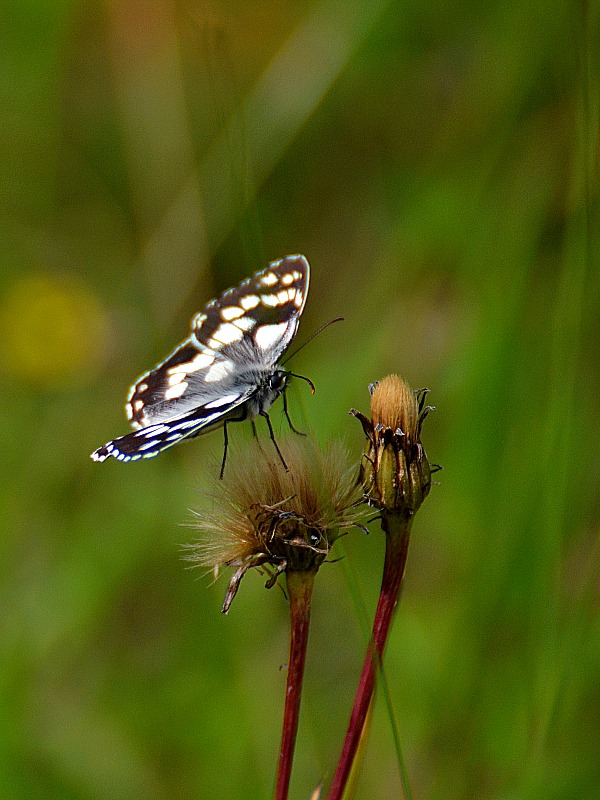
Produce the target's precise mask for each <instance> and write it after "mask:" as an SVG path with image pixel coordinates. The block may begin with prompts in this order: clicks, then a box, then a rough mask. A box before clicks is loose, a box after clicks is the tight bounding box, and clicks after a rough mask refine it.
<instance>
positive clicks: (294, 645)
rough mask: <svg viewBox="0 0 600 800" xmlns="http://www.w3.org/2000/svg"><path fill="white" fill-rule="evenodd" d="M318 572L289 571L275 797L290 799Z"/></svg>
mask: <svg viewBox="0 0 600 800" xmlns="http://www.w3.org/2000/svg"><path fill="white" fill-rule="evenodd" d="M314 578H315V573H314V572H313V571H298V572H288V573H286V580H287V590H288V598H289V602H290V656H289V660H288V670H287V681H286V687H285V708H284V712H283V732H282V735H281V748H280V750H279V764H278V767H277V786H276V789H275V800H287V796H288V790H289V786H290V777H291V774H292V761H293V758H294V747H295V745H296V733H297V731H298V718H299V715H300V698H301V696H302V678H303V676H304V663H305V660H306V646H307V644H308V630H309V627H310V602H311V597H312V589H313V583H314Z"/></svg>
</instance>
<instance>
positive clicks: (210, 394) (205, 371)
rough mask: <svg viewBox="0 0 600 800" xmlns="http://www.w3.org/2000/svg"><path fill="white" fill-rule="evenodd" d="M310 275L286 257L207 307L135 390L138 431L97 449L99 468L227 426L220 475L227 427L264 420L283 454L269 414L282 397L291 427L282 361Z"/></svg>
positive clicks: (133, 415)
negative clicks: (104, 463)
mask: <svg viewBox="0 0 600 800" xmlns="http://www.w3.org/2000/svg"><path fill="white" fill-rule="evenodd" d="M309 274H310V268H309V265H308V261H307V260H306V259H305V258H304V256H300V255H293V256H287V257H286V258H282V259H281V260H280V261H274V262H272V263H271V264H270V265H269V266H268V267H267V268H266V269H264V270H262V271H261V272H257V273H256V274H255V275H253V276H252V277H251V278H248V279H247V280H245V281H243V282H242V283H241V284H240V285H239V286H237V287H235V288H233V289H229V290H228V291H226V292H224V293H223V294H222V295H221V296H220V297H218V298H217V299H215V300H212V301H211V302H210V303H208V305H207V306H205V308H204V309H203V310H202V311H201V312H200V313H198V314H196V316H195V317H194V318H193V319H192V323H191V327H192V330H191V334H190V336H189V337H188V338H187V339H186V340H185V341H184V342H182V343H181V344H180V345H179V346H178V347H177V348H176V349H175V350H174V351H173V352H172V353H171V354H170V355H169V356H167V358H166V359H165V360H164V361H162V362H161V363H160V364H158V365H157V366H156V367H155V368H154V369H152V370H150V372H147V373H146V374H145V375H142V376H141V377H140V378H139V379H138V380H137V382H136V383H135V384H134V385H133V386H132V387H131V390H130V393H129V398H128V400H127V405H126V407H125V409H126V412H127V416H128V418H129V420H130V421H131V424H132V425H133V426H134V427H135V428H137V429H138V430H136V431H135V432H134V433H130V434H128V435H127V436H121V437H120V438H119V439H113V440H112V441H111V442H108V444H105V445H104V446H103V447H99V448H98V450H96V451H94V452H93V453H92V456H91V457H92V458H93V459H94V461H105V460H106V459H107V458H109V457H110V456H112V457H113V458H116V459H118V460H119V461H136V460H137V459H140V458H153V457H154V456H156V455H158V454H159V453H160V452H162V451H163V450H166V448H167V447H171V446H172V445H174V444H177V443H178V442H180V441H182V440H183V439H190V438H192V437H194V436H198V435H199V434H203V433H206V432H207V431H208V430H212V429H213V428H215V427H219V426H221V425H223V426H224V431H225V453H224V454H223V465H222V469H221V475H222V474H223V469H224V467H225V457H226V453H227V423H228V422H230V421H231V422H233V421H240V420H243V419H253V418H254V417H256V416H257V415H259V414H261V415H262V416H264V417H265V418H266V420H267V423H268V426H269V433H270V435H271V439H272V440H273V443H274V444H275V447H276V449H277V452H278V453H279V448H278V447H277V442H276V441H275V437H274V435H273V429H272V427H271V421H270V420H269V416H268V414H267V411H268V409H269V407H270V406H271V404H272V403H273V401H274V400H276V399H277V398H278V397H279V395H280V394H283V395H284V398H283V399H284V411H285V414H286V417H287V419H288V422H290V420H289V416H288V414H287V405H286V403H285V399H286V398H285V393H284V392H285V388H286V384H287V381H288V377H289V375H290V374H291V373H289V372H287V371H286V370H284V369H283V368H282V367H280V366H278V361H279V359H280V358H281V356H282V355H283V353H284V352H285V350H286V349H287V347H288V346H289V344H290V343H291V341H292V339H293V338H294V335H295V333H296V329H297V328H298V323H299V321H300V315H301V314H302V310H303V308H304V303H305V301H306V295H307V292H308V284H309ZM253 424H254V423H253ZM290 426H291V422H290ZM291 427H293V426H291ZM279 457H280V458H281V461H282V463H283V464H284V466H285V462H284V461H283V458H282V456H281V453H279Z"/></svg>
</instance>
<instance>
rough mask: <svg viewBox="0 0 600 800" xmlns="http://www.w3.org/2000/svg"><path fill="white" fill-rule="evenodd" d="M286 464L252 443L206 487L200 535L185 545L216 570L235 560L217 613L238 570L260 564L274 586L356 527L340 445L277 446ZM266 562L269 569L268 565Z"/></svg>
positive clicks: (351, 475) (352, 486) (231, 592)
mask: <svg viewBox="0 0 600 800" xmlns="http://www.w3.org/2000/svg"><path fill="white" fill-rule="evenodd" d="M281 450H282V453H283V456H284V459H285V462H286V464H287V465H288V467H289V471H287V472H286V471H285V469H284V468H283V466H282V464H281V461H280V460H279V459H277V458H273V457H272V455H270V454H269V453H268V451H267V452H265V451H264V450H263V449H262V448H261V447H260V445H259V444H258V442H256V443H255V444H254V445H253V446H251V447H249V448H248V449H247V450H246V451H245V452H244V453H242V454H240V455H239V456H238V457H237V458H235V459H232V466H231V468H230V469H229V470H228V472H227V474H226V476H225V479H224V480H215V482H214V485H213V487H212V491H211V492H210V493H209V495H208V496H209V498H210V500H211V505H212V508H211V510H207V511H201V512H198V513H196V516H197V522H196V523H195V524H194V527H197V528H198V529H199V530H200V531H201V533H202V537H201V538H200V540H199V541H197V542H195V543H194V544H192V545H189V546H188V547H187V550H188V552H187V555H186V556H185V558H186V560H188V561H191V562H192V563H193V564H194V565H195V566H200V567H205V568H206V569H207V570H209V571H211V572H213V574H214V575H215V577H216V576H218V574H219V572H220V570H221V569H222V568H223V567H233V568H234V569H235V572H234V575H233V577H232V578H231V581H230V584H229V589H228V592H227V596H226V598H225V603H224V605H223V612H224V613H227V611H228V610H229V606H230V605H231V602H232V600H233V598H234V596H235V594H236V592H237V589H238V586H239V583H240V581H241V579H242V578H243V576H244V574H245V573H246V572H247V571H248V569H251V568H252V567H264V568H265V569H266V571H268V572H269V575H270V578H269V581H268V582H267V587H270V586H273V585H274V583H275V581H276V579H277V576H278V575H279V574H280V573H282V572H290V571H301V570H316V569H318V567H319V566H320V565H321V563H322V562H323V561H324V559H325V558H326V556H327V554H328V553H329V550H330V548H331V546H332V544H333V542H334V541H335V539H336V538H337V537H338V536H339V535H340V533H341V532H342V531H343V530H344V529H346V528H349V527H352V526H358V527H362V526H361V520H363V519H364V516H365V509H364V507H361V506H360V502H361V499H362V495H361V491H360V487H359V486H358V485H357V483H356V479H355V475H356V473H355V467H354V466H353V465H352V463H350V462H349V460H348V455H347V453H346V452H345V450H344V449H343V448H342V447H341V446H339V445H336V444H330V445H329V446H328V447H327V449H326V450H325V452H323V451H321V449H320V448H319V447H318V445H317V444H316V443H315V442H313V441H312V440H310V439H306V438H303V439H300V438H297V439H291V440H289V441H287V442H286V443H285V444H284V445H282V446H281ZM271 568H272V569H271Z"/></svg>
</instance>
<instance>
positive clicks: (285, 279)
mask: <svg viewBox="0 0 600 800" xmlns="http://www.w3.org/2000/svg"><path fill="white" fill-rule="evenodd" d="M294 280H295V278H294V276H293V274H292V273H291V272H286V274H285V275H282V276H281V283H282V284H283V285H284V286H289V285H290V283H293V282H294Z"/></svg>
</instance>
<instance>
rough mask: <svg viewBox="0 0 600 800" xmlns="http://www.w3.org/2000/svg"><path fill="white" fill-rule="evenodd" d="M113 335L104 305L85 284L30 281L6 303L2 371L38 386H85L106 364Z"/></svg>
mask: <svg viewBox="0 0 600 800" xmlns="http://www.w3.org/2000/svg"><path fill="white" fill-rule="evenodd" d="M108 329H109V321H108V318H107V316H106V314H105V313H104V311H103V309H102V308H101V306H100V303H99V302H98V301H97V300H96V298H95V297H94V295H93V294H92V293H91V292H90V291H89V290H88V289H87V288H86V287H85V286H83V285H82V284H81V282H80V281H78V280H76V279H74V278H72V277H69V276H60V277H56V276H51V275H44V274H31V275H27V276H25V277H23V278H20V279H17V280H16V281H15V282H14V283H13V284H12V286H11V287H10V288H9V289H8V290H7V291H6V293H5V294H4V297H3V298H2V301H1V302H0V350H1V351H2V362H1V368H2V369H3V370H4V371H5V372H7V373H8V374H9V375H13V376H14V377H16V378H18V379H20V380H25V381H28V382H31V383H35V384H38V385H48V384H50V385H56V384H57V383H60V382H62V381H68V382H72V381H75V382H78V381H80V380H82V379H83V380H85V379H86V378H87V377H88V376H91V375H92V374H93V370H94V368H95V367H97V365H98V362H99V361H100V360H101V358H102V354H103V351H104V345H105V342H106V339H107V335H108Z"/></svg>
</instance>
